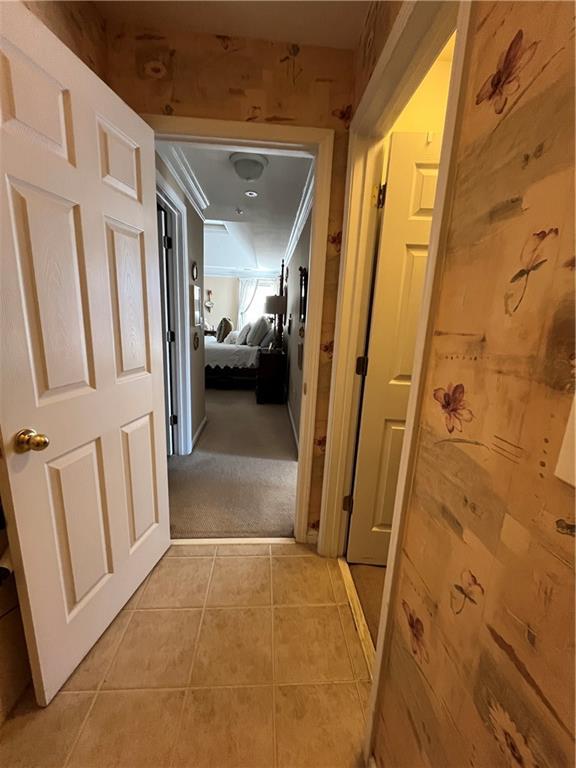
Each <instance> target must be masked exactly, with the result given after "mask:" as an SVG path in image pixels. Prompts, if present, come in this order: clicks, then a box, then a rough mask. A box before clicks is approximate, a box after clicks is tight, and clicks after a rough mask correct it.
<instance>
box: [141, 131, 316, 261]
mask: <svg viewBox="0 0 576 768" xmlns="http://www.w3.org/2000/svg"><path fill="white" fill-rule="evenodd" d="M156 149H157V151H158V154H159V155H160V156H161V157H162V158H163V159H164V161H165V162H167V164H168V165H169V167H171V169H172V171H173V172H175V173H176V174H178V176H179V177H180V181H181V184H182V186H183V187H184V188H187V189H188V190H190V187H191V184H190V179H192V186H193V187H194V188H195V190H196V195H197V196H198V197H197V199H196V205H198V204H199V200H200V199H201V198H204V201H203V203H201V204H200V207H201V208H203V210H202V215H203V216H204V218H205V220H206V224H205V227H204V266H205V269H206V271H207V273H208V274H233V273H234V274H249V273H251V274H254V273H260V274H262V275H263V274H270V273H272V274H277V273H278V272H279V271H280V263H281V261H282V259H283V258H284V256H285V254H286V249H287V246H288V242H289V240H290V235H291V233H292V228H293V226H294V221H295V219H296V214H297V212H298V208H299V205H300V202H301V200H302V195H303V192H304V189H305V186H306V180H307V178H308V174H309V172H310V169H311V164H312V160H311V158H309V157H300V156H293V155H282V154H267V153H266V152H265V151H262V153H261V154H263V155H264V156H265V157H266V158H267V159H268V165H267V166H266V168H265V169H264V172H263V174H262V176H261V177H260V178H259V179H258V180H257V181H243V180H242V179H240V178H239V177H238V176H237V175H236V172H235V170H234V166H233V165H232V163H231V162H230V159H229V157H230V154H231V150H230V149H229V148H219V147H218V148H217V147H204V146H199V145H194V144H189V143H186V142H164V141H158V142H157V143H156ZM175 152H176V155H179V157H180V158H181V159H182V158H184V167H186V164H187V166H188V169H187V170H188V173H186V171H184V173H183V172H182V163H180V164H179V163H177V162H175ZM250 152H254V153H256V154H258V153H257V152H256V150H250ZM190 171H191V172H192V174H190ZM186 175H188V181H186V179H183V176H186ZM247 190H254V191H256V192H258V197H257V198H248V197H246V196H245V194H244V193H245V192H246V191H247ZM206 203H207V205H206ZM204 206H206V207H204ZM238 208H239V209H240V210H241V211H243V213H237V210H236V209H238Z"/></svg>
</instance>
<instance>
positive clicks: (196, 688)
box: [58, 676, 370, 696]
mask: <svg viewBox="0 0 576 768" xmlns="http://www.w3.org/2000/svg"><path fill="white" fill-rule="evenodd" d="M354 682H356V680H355V679H354V677H353V676H352V677H349V678H348V679H340V678H339V679H337V680H319V679H318V680H317V679H312V680H306V681H302V680H296V681H291V680H287V681H285V682H277V683H276V684H275V685H276V687H277V688H289V687H294V688H297V687H298V686H303V685H350V683H354ZM357 682H358V683H369V682H370V681H369V680H358V681H357ZM272 685H273V684H272V683H270V682H268V683H211V684H210V685H173V686H155V687H148V688H142V687H134V688H105V689H103V690H102V693H103V694H108V693H134V692H144V691H156V692H161V691H209V690H212V689H219V690H220V689H224V690H225V689H227V688H230V689H232V688H271V687H272ZM96 693H98V691H97V689H95V688H93V689H90V690H86V691H61V692H60V693H59V694H58V695H59V696H73V695H76V696H77V695H78V694H96Z"/></svg>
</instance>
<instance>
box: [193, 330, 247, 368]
mask: <svg viewBox="0 0 576 768" xmlns="http://www.w3.org/2000/svg"><path fill="white" fill-rule="evenodd" d="M204 348H205V365H206V367H210V368H225V367H226V366H229V367H230V368H255V367H256V366H257V365H258V357H259V355H260V347H249V346H248V345H247V344H224V343H223V342H222V343H221V344H218V342H217V341H216V339H215V337H214V336H205V337H204Z"/></svg>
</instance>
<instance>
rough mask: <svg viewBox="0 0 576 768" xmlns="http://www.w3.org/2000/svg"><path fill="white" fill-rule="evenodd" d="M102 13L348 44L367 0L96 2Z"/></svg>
mask: <svg viewBox="0 0 576 768" xmlns="http://www.w3.org/2000/svg"><path fill="white" fill-rule="evenodd" d="M96 6H97V7H98V9H99V11H100V13H101V14H102V16H103V17H104V18H105V19H107V20H110V21H114V22H119V23H122V22H129V23H132V24H133V23H135V22H137V23H138V26H140V27H157V26H158V25H160V24H161V25H162V26H164V27H177V28H178V29H179V30H180V31H182V32H186V31H190V32H200V33H205V34H211V35H229V36H230V37H249V38H255V39H260V40H273V41H277V42H285V43H299V44H300V45H320V46H327V47H329V48H346V49H350V50H353V49H354V48H356V46H357V44H358V41H359V39H360V32H361V29H362V24H363V22H364V19H365V17H366V13H367V10H368V6H369V2H364V0H348V2H332V0H325V1H324V2H317V1H316V0H300V1H299V2H284V0H275V2H268V1H267V0H259V1H258V2H244V0H236V1H235V2H225V1H222V2H215V1H214V0H210V1H209V2H205V1H203V2H196V0H188V2H173V1H172V0H149V1H148V2H123V0H118V1H117V2H96Z"/></svg>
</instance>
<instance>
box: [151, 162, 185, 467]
mask: <svg viewBox="0 0 576 768" xmlns="http://www.w3.org/2000/svg"><path fill="white" fill-rule="evenodd" d="M156 197H157V198H159V199H160V200H161V201H162V204H163V205H164V206H166V208H168V209H169V211H170V212H171V213H172V215H173V216H174V225H175V226H174V228H175V237H174V242H173V244H172V245H173V249H172V251H173V254H174V286H173V288H174V291H173V296H172V299H173V301H174V303H175V312H174V315H175V320H174V325H175V328H174V333H175V334H176V339H175V341H174V343H175V351H176V360H175V362H176V365H175V369H176V381H175V382H172V387H173V390H175V392H176V409H177V411H176V412H177V414H178V423H177V424H176V425H175V428H174V433H175V437H176V439H175V440H174V448H175V450H174V453H175V454H176V455H179V456H186V455H187V454H189V453H192V385H191V375H190V373H191V361H190V295H189V292H188V238H187V237H186V233H187V232H188V217H187V212H186V206H185V205H184V203H183V202H182V201H181V200H180V199H179V198H178V196H177V195H176V193H175V192H174V190H173V189H172V187H171V186H170V185H169V184H168V182H167V181H166V180H165V179H164V177H163V176H162V174H160V173H159V172H158V171H156ZM163 341H164V340H163ZM169 426H170V425H168V424H167V425H166V429H169Z"/></svg>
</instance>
